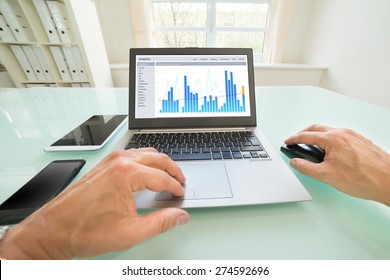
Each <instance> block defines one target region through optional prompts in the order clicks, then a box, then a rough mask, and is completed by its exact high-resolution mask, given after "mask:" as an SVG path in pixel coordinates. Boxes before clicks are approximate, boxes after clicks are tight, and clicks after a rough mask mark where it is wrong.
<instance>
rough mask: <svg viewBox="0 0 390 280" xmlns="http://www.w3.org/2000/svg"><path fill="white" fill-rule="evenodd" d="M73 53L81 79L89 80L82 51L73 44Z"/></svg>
mask: <svg viewBox="0 0 390 280" xmlns="http://www.w3.org/2000/svg"><path fill="white" fill-rule="evenodd" d="M72 53H73V59H74V61H75V63H76V67H77V70H78V73H79V77H80V80H82V81H88V76H87V72H86V71H85V67H84V63H83V58H82V56H81V52H80V50H79V48H78V47H76V46H73V47H72Z"/></svg>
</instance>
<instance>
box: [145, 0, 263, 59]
mask: <svg viewBox="0 0 390 280" xmlns="http://www.w3.org/2000/svg"><path fill="white" fill-rule="evenodd" d="M152 5H153V16H154V22H155V26H156V37H157V44H158V46H159V47H249V48H253V51H254V53H255V54H256V55H257V58H258V57H259V56H260V55H261V54H262V53H263V46H264V40H265V35H266V32H267V18H268V8H269V0H242V1H234V0H192V1H190V0H182V1H178V0H176V1H168V0H152Z"/></svg>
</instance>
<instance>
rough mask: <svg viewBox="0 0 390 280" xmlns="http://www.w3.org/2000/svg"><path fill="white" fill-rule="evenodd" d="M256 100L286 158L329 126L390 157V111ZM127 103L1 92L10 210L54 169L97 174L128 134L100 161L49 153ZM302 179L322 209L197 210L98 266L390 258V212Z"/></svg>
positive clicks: (304, 97)
mask: <svg viewBox="0 0 390 280" xmlns="http://www.w3.org/2000/svg"><path fill="white" fill-rule="evenodd" d="M256 98H257V100H256V102H257V108H258V125H259V126H260V127H261V128H262V130H263V132H264V134H265V135H266V137H267V138H268V140H269V141H270V142H271V144H272V145H274V147H275V148H276V149H279V146H280V145H281V144H282V143H283V140H284V139H285V138H287V137H288V136H290V135H291V134H293V133H295V132H296V131H298V130H300V129H302V128H304V127H306V126H308V125H310V124H312V123H323V124H327V125H330V126H335V127H349V128H352V129H355V130H357V131H358V132H360V133H361V134H363V135H365V136H366V137H367V138H369V139H371V140H372V141H373V142H374V143H376V144H377V145H379V146H381V147H382V148H383V149H385V150H386V151H390V127H389V123H390V110H388V109H385V108H381V107H377V106H374V105H370V104H367V103H364V102H361V101H358V100H355V99H351V98H349V97H346V96H342V95H339V94H336V93H333V92H330V91H326V90H324V89H320V88H315V87H265V88H257V92H256ZM127 100H128V97H127V89H124V88H117V89H74V88H62V89H52V88H50V89H49V88H48V89H37V88H33V89H0V127H1V135H2V137H1V145H0V154H1V160H0V190H1V191H0V203H1V202H3V201H4V200H5V199H6V198H7V197H9V196H10V195H11V194H12V193H13V192H15V191H16V190H17V189H18V188H20V187H21V186H22V185H23V184H24V183H25V182H27V181H28V180H29V179H30V178H31V177H32V176H34V174H36V173H37V172H38V171H39V170H40V169H42V168H43V167H44V166H45V165H46V164H48V163H49V162H50V161H52V160H55V159H64V158H84V159H86V160H87V164H86V166H85V167H84V168H83V170H82V172H81V173H80V176H81V175H82V174H84V173H85V172H87V171H88V170H90V169H91V168H92V167H93V166H94V165H95V164H97V162H98V161H99V160H101V159H102V158H103V157H104V156H105V155H107V154H108V153H109V152H110V151H111V150H112V149H113V147H114V146H115V143H116V141H118V140H119V138H120V136H121V135H122V133H123V132H124V131H125V129H126V127H124V128H123V129H122V130H121V131H120V132H119V133H118V134H117V135H116V136H115V137H114V138H113V139H112V140H111V141H110V142H109V144H108V145H107V146H106V147H105V148H103V149H102V150H100V151H97V152H76V153H60V152H56V153H45V152H43V150H42V148H43V147H44V146H45V145H47V144H49V143H51V142H52V141H53V140H55V139H56V138H58V137H60V136H62V135H64V134H65V133H67V132H68V131H69V130H71V129H73V128H74V127H75V126H76V125H77V124H79V123H80V122H82V121H83V120H85V119H87V118H88V117H89V116H90V115H93V114H113V113H127V110H128V108H127ZM284 159H285V158H284ZM285 161H286V164H287V159H285ZM294 172H295V171H294ZM295 174H296V176H297V177H298V178H299V180H300V181H301V182H302V183H303V184H304V186H305V187H306V188H307V190H308V191H309V192H310V193H311V195H312V196H313V200H312V201H310V202H301V203H286V204H278V205H258V206H245V207H244V206H243V207H224V208H207V209H192V210H189V213H190V215H191V220H190V222H189V223H188V224H187V225H184V226H181V227H177V228H175V229H173V230H171V231H169V232H166V233H164V234H162V235H159V236H157V237H155V238H152V239H150V240H148V241H146V242H144V243H142V244H140V245H138V246H137V247H135V248H132V249H130V250H127V251H122V252H116V253H111V254H106V255H103V256H99V257H97V258H101V259H390V208H388V207H385V206H383V205H381V204H378V203H375V202H372V201H365V200H361V199H357V198H353V197H350V196H347V195H344V194H342V193H340V192H338V191H337V190H335V189H333V188H331V187H329V186H327V185H325V184H323V183H320V182H318V181H316V180H314V179H311V178H308V177H305V176H303V175H301V174H298V173H297V172H295ZM259 179H260V178H259Z"/></svg>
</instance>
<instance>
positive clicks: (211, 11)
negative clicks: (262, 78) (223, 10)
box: [151, 0, 271, 61]
mask: <svg viewBox="0 0 390 280" xmlns="http://www.w3.org/2000/svg"><path fill="white" fill-rule="evenodd" d="M270 1H271V0H241V1H240V0H171V1H169V0H151V3H152V4H153V3H159V2H160V3H164V2H165V3H166V2H172V3H205V4H207V17H206V26H204V27H203V26H155V31H156V32H176V31H177V32H186V31H189V32H205V33H206V47H215V38H216V34H217V33H218V32H253V33H264V42H263V47H262V49H263V52H262V53H255V54H254V60H255V61H261V60H262V59H263V53H264V44H265V40H266V38H267V32H268V31H269V29H268V27H267V26H266V27H217V26H216V15H217V3H221V2H222V3H239V4H242V3H246V4H268V5H269V6H268V14H267V22H268V20H269V15H270V4H271V3H270Z"/></svg>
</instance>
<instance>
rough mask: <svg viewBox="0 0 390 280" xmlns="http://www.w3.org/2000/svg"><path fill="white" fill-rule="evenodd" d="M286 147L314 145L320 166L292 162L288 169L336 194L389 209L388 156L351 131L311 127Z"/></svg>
mask: <svg viewBox="0 0 390 280" xmlns="http://www.w3.org/2000/svg"><path fill="white" fill-rule="evenodd" d="M285 143H286V144H289V145H291V144H298V143H303V144H307V145H317V146H319V147H321V148H322V149H324V150H325V158H324V161H323V162H322V163H318V164H317V163H312V162H309V161H307V160H304V159H299V158H295V159H292V160H291V161H290V165H291V166H292V167H293V168H295V169H297V170H298V171H299V172H301V173H302V174H304V175H307V176H310V177H314V178H316V179H318V180H320V181H323V182H325V183H327V184H329V185H331V186H334V187H335V188H337V189H338V190H340V191H342V192H344V193H347V194H350V195H353V196H356V197H360V198H364V199H370V200H375V201H379V202H381V203H384V204H386V205H388V206H390V154H388V153H387V152H385V151H384V150H382V149H380V148H379V147H378V146H376V145H374V144H373V143H372V142H371V141H369V140H367V139H366V138H364V137H363V136H361V135H359V134H358V133H356V132H354V131H352V130H350V129H335V128H330V127H327V126H323V125H312V126H310V127H308V128H306V129H304V130H302V131H300V132H298V133H297V134H295V135H293V136H291V137H289V138H288V139H286V140H285Z"/></svg>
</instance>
